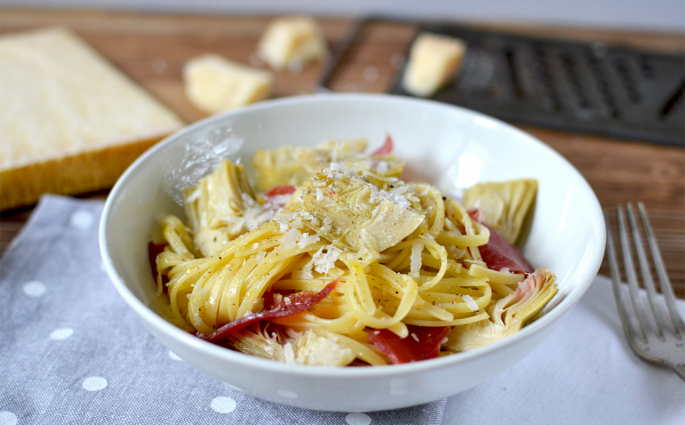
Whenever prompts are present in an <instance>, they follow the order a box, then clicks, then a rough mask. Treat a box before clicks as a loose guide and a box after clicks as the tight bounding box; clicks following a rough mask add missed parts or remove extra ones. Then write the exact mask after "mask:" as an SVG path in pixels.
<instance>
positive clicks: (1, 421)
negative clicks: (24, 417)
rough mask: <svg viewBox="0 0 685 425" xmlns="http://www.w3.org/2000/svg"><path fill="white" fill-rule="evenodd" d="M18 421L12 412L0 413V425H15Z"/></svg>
mask: <svg viewBox="0 0 685 425" xmlns="http://www.w3.org/2000/svg"><path fill="white" fill-rule="evenodd" d="M18 421H19V419H17V415H15V414H14V413H12V412H0V425H15V424H16V423H17V422H18Z"/></svg>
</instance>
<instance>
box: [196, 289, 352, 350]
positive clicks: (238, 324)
mask: <svg viewBox="0 0 685 425" xmlns="http://www.w3.org/2000/svg"><path fill="white" fill-rule="evenodd" d="M338 280H339V279H336V280H334V281H333V282H331V283H329V284H328V285H326V287H324V288H323V289H322V290H321V291H319V292H298V293H296V294H293V295H290V296H289V297H286V298H284V299H283V301H282V302H281V303H280V304H278V305H277V306H275V307H273V308H271V309H270V310H267V311H262V312H259V313H254V314H250V315H248V316H244V317H241V318H240V319H237V320H234V321H232V322H230V323H227V324H225V325H224V326H222V327H220V328H219V329H217V330H216V331H214V332H213V333H211V334H210V335H207V336H204V337H201V338H202V339H204V340H205V341H209V342H214V343H216V342H220V341H222V340H225V339H226V338H228V337H230V336H231V335H233V334H234V333H236V332H238V331H240V330H242V329H245V328H246V327H248V326H250V325H251V324H253V323H257V322H261V321H263V320H271V319H275V318H277V317H286V316H291V315H293V314H298V313H302V312H303V311H306V310H307V309H309V308H311V307H312V306H314V305H316V304H317V303H319V302H320V301H321V300H323V299H324V298H326V297H327V296H328V294H330V293H331V292H332V291H333V289H334V288H335V285H336V284H337V283H338Z"/></svg>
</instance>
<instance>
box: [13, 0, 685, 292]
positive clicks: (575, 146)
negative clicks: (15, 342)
mask: <svg viewBox="0 0 685 425" xmlns="http://www.w3.org/2000/svg"><path fill="white" fill-rule="evenodd" d="M269 19H270V18H268V17H246V16H239V17H237V16H199V15H169V14H167V15H157V14H140V13H122V12H101V11H45V10H27V9H22V10H12V9H3V11H2V15H0V31H1V32H12V31H20V30H27V29H32V28H38V27H44V26H51V25H65V26H68V27H71V28H72V29H73V30H75V31H76V32H77V33H78V34H79V35H80V36H82V37H83V38H84V39H85V40H86V41H87V42H88V43H90V44H91V45H92V46H94V47H95V48H96V49H97V50H99V51H100V52H101V53H102V54H104V56H106V57H107V58H109V59H110V60H111V61H112V62H113V63H114V64H115V65H117V66H118V67H119V68H121V69H122V70H123V71H124V72H125V73H127V74H128V75H129V76H130V77H131V78H132V79H133V80H135V81H137V82H138V83H139V84H141V85H142V86H143V87H145V88H146V89H147V90H149V91H150V92H151V93H152V94H153V95H155V96H156V97H157V98H159V99H160V100H161V101H162V102H164V103H165V104H167V105H168V106H169V107H170V108H172V109H173V110H175V111H176V112H177V113H178V114H179V115H180V116H181V117H182V118H183V119H184V120H185V121H186V122H188V123H191V122H193V121H196V120H198V119H200V118H203V117H204V116H205V115H204V114H203V113H201V112H200V111H198V110H197V109H195V108H194V107H193V106H192V105H191V104H190V103H189V102H188V100H187V99H186V98H185V96H184V92H183V82H182V80H181V68H182V66H183V64H184V63H185V62H186V61H187V60H188V59H190V58H192V57H194V56H197V55H200V54H203V53H208V52H213V53H218V54H220V55H223V56H225V57H227V58H230V59H233V60H236V61H239V62H243V63H246V64H255V57H254V51H255V46H256V44H257V41H258V40H259V38H260V36H261V35H262V32H263V31H264V28H265V26H266V24H267V23H268V22H269ZM319 21H320V23H321V24H322V27H323V30H324V32H325V35H326V37H327V39H328V41H329V42H330V43H331V45H335V43H336V42H337V41H339V40H340V39H341V37H342V36H343V35H344V34H345V32H346V30H347V29H348V28H349V27H350V25H351V24H352V22H353V20H351V19H343V18H335V19H330V18H327V19H320V20H319ZM478 26H479V27H481V28H492V29H497V30H505V31H511V32H516V33H523V34H532V35H539V36H545V37H556V38H563V39H570V40H580V41H585V42H592V41H602V42H606V43H610V44H619V45H625V46H631V47H637V48H640V49H644V50H651V51H659V52H665V53H683V52H684V51H685V38H683V37H682V35H681V34H655V33H638V32H625V31H624V32H620V31H602V30H588V29H583V30H579V29H567V28H559V27H539V26H538V27H535V26H517V25H502V24H498V25H488V24H482V25H478ZM414 33H415V28H414V27H412V26H409V25H404V24H388V23H384V24H376V25H374V26H373V27H371V28H370V29H369V31H368V32H367V33H366V34H365V37H364V39H363V42H362V43H361V44H360V45H359V46H358V48H356V49H355V51H354V53H353V55H351V57H350V58H349V59H348V60H347V61H346V63H345V66H344V68H343V70H342V71H341V72H340V73H339V74H338V75H337V76H336V79H335V81H334V82H333V83H332V88H333V90H334V91H360V92H385V91H387V90H388V89H389V87H390V83H391V81H392V79H393V77H394V75H395V72H396V69H395V68H394V67H393V63H395V62H396V60H397V57H398V55H401V54H404V52H405V51H406V48H407V45H408V43H409V42H410V40H411V39H412V37H413V35H414ZM370 70H371V71H370ZM320 71H321V65H319V64H313V65H308V66H306V67H304V69H302V70H301V71H299V72H281V73H276V74H275V78H276V84H275V93H274V96H275V97H282V96H291V95H298V94H304V93H312V92H314V89H315V85H316V81H317V78H318V75H319V72H320ZM365 71H366V73H365ZM370 76H371V77H374V76H375V77H376V78H370ZM520 127H521V128H522V129H523V130H525V131H527V132H529V133H531V134H533V135H534V136H536V137H538V138H539V139H541V140H542V141H544V142H545V143H547V144H548V145H549V146H551V147H552V148H554V149H555V150H557V151H558V152H559V153H561V154H562V155H563V156H564V157H566V158H567V159H568V160H569V161H570V162H571V163H572V164H573V165H574V166H575V167H576V168H577V169H578V170H579V171H580V172H581V173H582V174H583V176H585V178H586V179H587V180H588V182H589V183H590V185H591V186H592V188H593V189H594V191H595V193H596V194H597V197H598V198H599V201H600V203H601V204H602V206H603V207H609V208H611V213H612V215H613V207H614V206H615V205H616V204H618V203H626V202H631V201H632V202H635V201H643V202H644V203H645V204H646V205H647V207H648V211H649V213H650V216H651V219H652V223H653V227H654V230H655V232H656V236H657V238H658V240H659V243H660V246H661V250H662V254H663V257H664V260H665V262H666V264H667V268H668V271H669V274H670V276H671V280H672V282H673V285H674V287H675V289H676V293H677V294H678V296H679V297H680V298H685V150H684V149H682V148H676V147H665V146H657V145H651V144H646V143H641V142H635V141H629V140H616V139H611V138H605V137H598V136H592V135H587V134H580V133H571V132H563V131H554V130H547V129H542V128H534V127H529V126H520ZM106 195H107V192H106V191H103V192H99V193H94V194H88V195H84V197H89V198H101V199H104V198H105V197H106ZM30 213H31V208H22V209H17V210H13V211H6V212H4V213H2V214H0V255H1V254H2V252H4V251H5V249H6V247H7V245H8V244H9V243H10V241H11V240H12V238H13V237H14V236H15V235H16V234H17V233H18V232H19V230H20V229H21V227H22V226H23V224H24V222H25V221H26V219H27V218H28V216H29V215H30ZM600 273H603V274H608V270H607V268H606V265H603V266H602V270H601V271H600Z"/></svg>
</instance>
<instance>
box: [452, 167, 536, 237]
mask: <svg viewBox="0 0 685 425" xmlns="http://www.w3.org/2000/svg"><path fill="white" fill-rule="evenodd" d="M537 189H538V182H537V180H535V179H520V180H509V181H505V182H488V183H478V184H476V185H474V186H472V187H470V188H468V189H466V191H465V192H464V206H465V207H466V208H478V209H479V210H481V211H482V212H483V217H484V219H483V221H484V222H485V224H487V225H488V226H490V227H492V228H494V229H495V230H497V231H498V232H499V233H500V234H501V235H502V236H504V238H505V239H506V240H507V242H509V243H510V244H512V245H514V244H515V243H516V240H517V239H518V237H519V234H520V232H521V228H522V227H523V223H524V220H525V218H526V216H527V215H528V213H529V211H530V210H531V207H532V205H533V202H534V201H535V195H536V193H537Z"/></svg>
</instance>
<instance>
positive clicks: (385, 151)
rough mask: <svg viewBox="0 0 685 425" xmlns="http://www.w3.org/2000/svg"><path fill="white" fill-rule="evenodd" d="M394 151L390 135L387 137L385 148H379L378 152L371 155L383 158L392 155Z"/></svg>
mask: <svg viewBox="0 0 685 425" xmlns="http://www.w3.org/2000/svg"><path fill="white" fill-rule="evenodd" d="M392 149H393V143H392V137H390V135H389V134H386V135H385V143H383V146H381V147H380V148H378V150H377V151H375V152H374V153H372V154H371V155H373V156H383V155H390V154H391V153H392Z"/></svg>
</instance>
